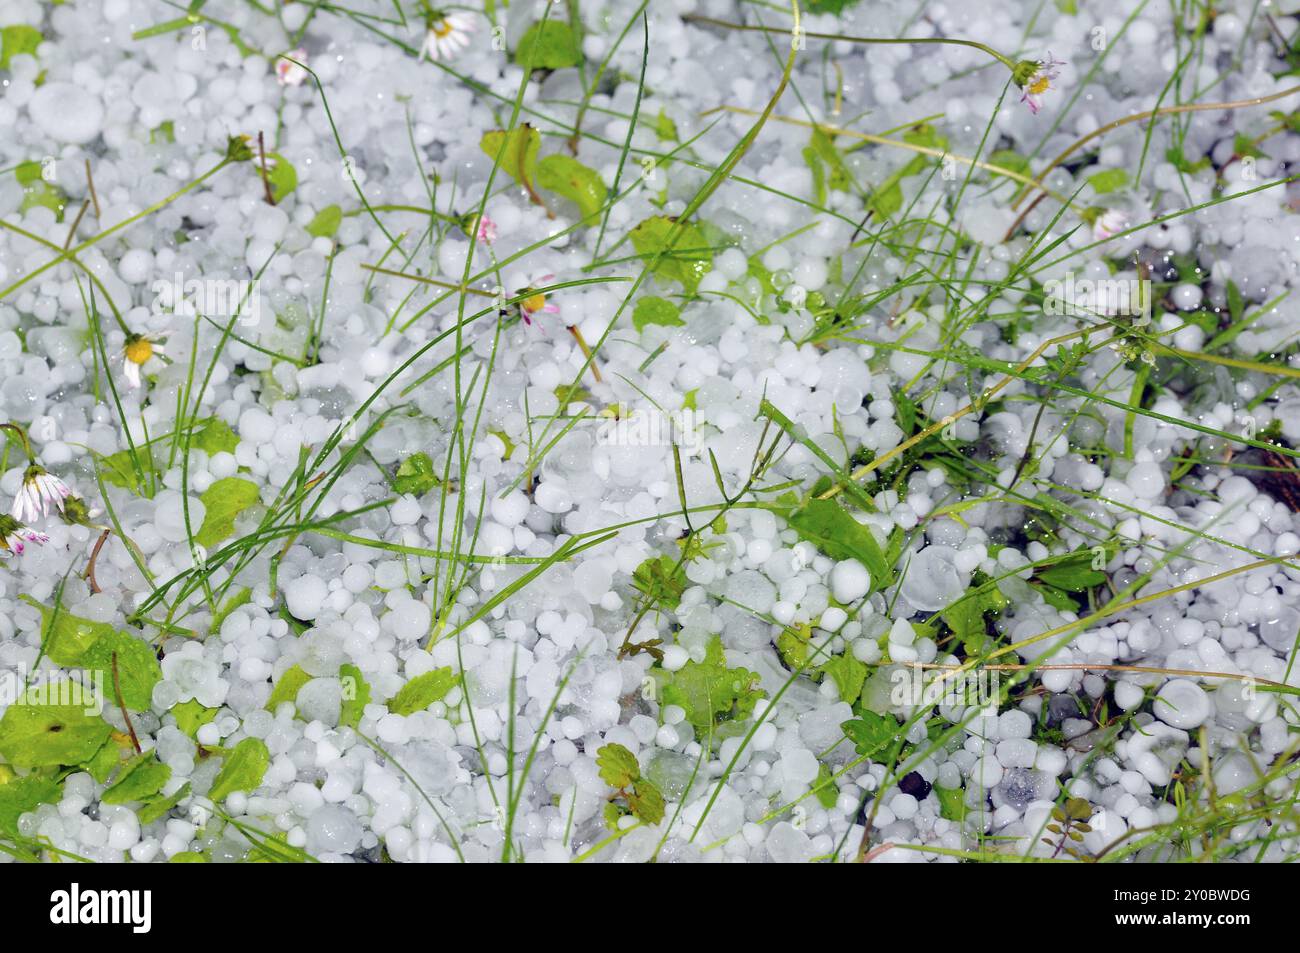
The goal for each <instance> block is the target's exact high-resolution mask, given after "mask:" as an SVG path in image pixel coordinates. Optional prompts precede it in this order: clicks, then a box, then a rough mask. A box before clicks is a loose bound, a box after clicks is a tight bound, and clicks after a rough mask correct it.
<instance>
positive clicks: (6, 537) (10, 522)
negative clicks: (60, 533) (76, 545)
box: [0, 515, 50, 557]
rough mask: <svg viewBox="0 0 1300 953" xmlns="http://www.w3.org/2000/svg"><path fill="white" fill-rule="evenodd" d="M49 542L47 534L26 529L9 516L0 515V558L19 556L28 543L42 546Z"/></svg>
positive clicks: (24, 550)
mask: <svg viewBox="0 0 1300 953" xmlns="http://www.w3.org/2000/svg"><path fill="white" fill-rule="evenodd" d="M49 541H50V537H49V536H48V535H47V534H45V533H38V532H36V530H34V529H28V528H27V527H26V526H23V525H22V524H21V523H19V522H18V521H17V520H16V519H14V518H13V517H11V516H3V515H0V557H8V556H9V555H11V554H12V555H14V556H21V555H22V554H23V553H24V552H26V550H27V544H28V543H35V544H37V545H44V544H45V543H48V542H49Z"/></svg>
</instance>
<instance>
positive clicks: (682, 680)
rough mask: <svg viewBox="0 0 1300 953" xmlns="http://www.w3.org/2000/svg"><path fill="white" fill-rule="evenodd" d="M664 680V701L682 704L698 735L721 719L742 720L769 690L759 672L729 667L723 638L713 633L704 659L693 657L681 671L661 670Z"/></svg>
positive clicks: (710, 728) (709, 729) (704, 733)
mask: <svg viewBox="0 0 1300 953" xmlns="http://www.w3.org/2000/svg"><path fill="white" fill-rule="evenodd" d="M660 672H661V673H662V677H664V678H665V684H664V688H663V691H662V692H661V697H662V699H663V703H664V704H665V705H680V706H681V708H682V710H683V711H685V712H686V719H687V720H688V721H689V722H690V723H691V724H692V725H694V726H695V730H696V734H697V736H701V735H706V734H708V733H710V732H711V731H712V730H713V729H714V728H715V727H716V726H717V725H718V724H719V723H720V722H725V721H733V720H742V719H745V718H748V717H749V716H750V715H751V714H752V713H753V711H754V706H755V705H756V704H757V703H758V700H759V699H760V698H762V697H763V696H764V695H765V694H766V693H765V692H764V691H763V690H762V689H760V688H759V687H758V683H759V676H758V673H757V672H751V671H749V670H747V669H744V668H727V659H726V655H725V654H724V653H723V651H722V639H721V637H720V636H717V635H715V636H713V638H712V639H711V640H710V641H709V645H708V649H707V652H706V654H705V657H704V661H703V662H696V661H694V660H693V659H692V660H691V661H689V662H687V663H686V664H685V665H684V666H682V668H681V669H680V670H679V671H676V672H667V671H666V670H662V669H661V670H660Z"/></svg>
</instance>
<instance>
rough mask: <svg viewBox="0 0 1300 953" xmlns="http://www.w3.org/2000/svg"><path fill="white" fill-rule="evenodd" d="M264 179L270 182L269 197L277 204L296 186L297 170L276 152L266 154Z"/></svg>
mask: <svg viewBox="0 0 1300 953" xmlns="http://www.w3.org/2000/svg"><path fill="white" fill-rule="evenodd" d="M266 179H267V181H268V182H270V183H271V198H272V199H274V200H275V202H276V204H277V205H278V204H279V203H280V202H281V201H283V199H284V197H285V196H286V195H288V194H289V193H290V192H292V191H293V190H294V189H296V188H297V187H298V170H297V169H295V168H294V167H293V163H292V162H290V161H289V160H288V159H286V158H285V157H284V156H282V155H280V153H278V152H268V153H267V154H266Z"/></svg>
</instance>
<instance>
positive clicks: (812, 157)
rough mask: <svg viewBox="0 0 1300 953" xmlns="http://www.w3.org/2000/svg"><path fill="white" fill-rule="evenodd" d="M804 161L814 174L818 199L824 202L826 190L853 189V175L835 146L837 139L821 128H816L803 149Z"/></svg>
mask: <svg viewBox="0 0 1300 953" xmlns="http://www.w3.org/2000/svg"><path fill="white" fill-rule="evenodd" d="M803 158H804V161H805V162H807V163H808V168H809V169H810V170H811V171H812V174H813V183H814V186H815V191H816V192H817V201H818V203H819V204H823V203H824V202H825V200H826V190H827V188H828V187H829V188H830V189H831V190H832V191H837V192H849V191H852V189H853V175H852V174H851V173H850V172H849V168H848V166H847V165H846V164H845V162H844V156H843V155H842V154H841V153H840V150H839V149H837V148H836V146H835V140H833V139H832V138H831V137H830V136H828V135H827V134H826V133H824V132H823V131H822V130H820V129H814V130H813V132H812V138H811V139H810V140H809V142H808V145H807V147H806V148H805V149H804V150H803Z"/></svg>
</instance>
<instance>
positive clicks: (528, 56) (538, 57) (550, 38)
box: [515, 20, 582, 69]
mask: <svg viewBox="0 0 1300 953" xmlns="http://www.w3.org/2000/svg"><path fill="white" fill-rule="evenodd" d="M515 62H516V63H517V64H519V65H520V66H522V67H523V68H524V69H564V68H566V67H569V66H577V65H578V64H579V63H581V62H582V48H581V46H580V45H579V44H578V38H577V36H575V35H574V32H573V28H572V27H571V26H569V24H567V23H565V22H563V21H562V20H544V21H541V22H538V23H534V24H533V25H532V26H530V27H529V28H528V30H527V31H526V32H525V33H524V35H523V36H522V37H520V38H519V45H518V46H516V47H515Z"/></svg>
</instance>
